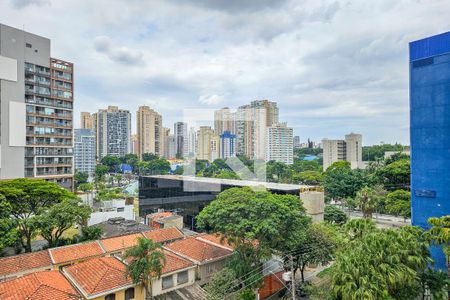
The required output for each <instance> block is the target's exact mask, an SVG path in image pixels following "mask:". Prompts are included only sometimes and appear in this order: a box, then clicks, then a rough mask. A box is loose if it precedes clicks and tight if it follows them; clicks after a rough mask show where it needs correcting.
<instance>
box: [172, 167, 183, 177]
mask: <svg viewBox="0 0 450 300" xmlns="http://www.w3.org/2000/svg"><path fill="white" fill-rule="evenodd" d="M173 173H174V174H175V175H183V173H184V167H183V166H177V167H176V169H175V171H174V172H173Z"/></svg>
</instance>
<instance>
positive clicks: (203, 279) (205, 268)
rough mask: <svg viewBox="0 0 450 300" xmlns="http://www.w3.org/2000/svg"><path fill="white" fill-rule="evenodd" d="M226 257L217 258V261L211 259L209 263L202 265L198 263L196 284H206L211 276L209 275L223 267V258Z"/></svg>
mask: <svg viewBox="0 0 450 300" xmlns="http://www.w3.org/2000/svg"><path fill="white" fill-rule="evenodd" d="M226 259H227V258H224V259H221V260H217V261H213V262H211V263H207V264H204V265H200V266H199V267H198V274H197V275H198V280H199V281H198V282H197V283H198V284H199V285H203V284H206V283H207V282H208V281H209V279H210V278H211V276H212V275H213V274H214V273H215V272H217V271H220V270H222V269H223V267H225V260H226Z"/></svg>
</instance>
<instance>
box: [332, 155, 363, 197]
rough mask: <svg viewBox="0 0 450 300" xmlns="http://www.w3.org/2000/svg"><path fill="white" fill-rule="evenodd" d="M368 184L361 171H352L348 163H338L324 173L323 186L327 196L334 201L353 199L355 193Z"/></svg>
mask: <svg viewBox="0 0 450 300" xmlns="http://www.w3.org/2000/svg"><path fill="white" fill-rule="evenodd" d="M368 184H369V178H368V176H367V174H366V173H365V172H364V171H363V170H352V169H351V168H350V163H349V162H346V161H338V162H335V163H333V164H332V165H331V166H329V167H328V169H327V170H326V172H325V175H324V178H323V185H324V187H325V192H326V193H327V195H328V196H330V197H331V198H334V199H341V200H342V199H345V198H348V197H355V195H356V192H357V191H359V190H360V189H361V188H363V187H364V186H366V185H368Z"/></svg>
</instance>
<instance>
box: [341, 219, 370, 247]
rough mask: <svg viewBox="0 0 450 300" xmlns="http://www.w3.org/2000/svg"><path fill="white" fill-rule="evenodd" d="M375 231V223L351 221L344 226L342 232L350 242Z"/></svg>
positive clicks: (367, 220)
mask: <svg viewBox="0 0 450 300" xmlns="http://www.w3.org/2000/svg"><path fill="white" fill-rule="evenodd" d="M375 230H376V226H375V223H374V222H373V221H372V220H371V219H366V218H364V219H351V220H349V221H348V222H347V223H346V224H345V225H344V232H345V233H346V235H347V238H348V239H349V240H350V241H353V240H360V239H362V238H363V237H364V236H365V235H367V234H369V233H371V232H373V231H375Z"/></svg>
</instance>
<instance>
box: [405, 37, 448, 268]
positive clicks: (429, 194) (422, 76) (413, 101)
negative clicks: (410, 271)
mask: <svg viewBox="0 0 450 300" xmlns="http://www.w3.org/2000/svg"><path fill="white" fill-rule="evenodd" d="M409 56H410V62H409V66H410V122H411V128H410V130H411V206H412V224H413V225H416V226H420V227H423V228H428V227H429V226H428V223H427V220H428V218H430V217H441V216H444V215H450V32H447V33H443V34H439V35H436V36H432V37H428V38H425V39H421V40H418V41H414V42H411V43H410V45H409ZM431 250H432V255H433V258H434V259H435V262H436V266H437V267H438V268H442V269H444V268H445V257H444V254H443V253H442V250H441V249H440V248H432V249H431Z"/></svg>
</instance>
